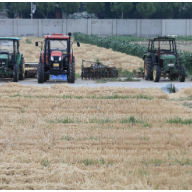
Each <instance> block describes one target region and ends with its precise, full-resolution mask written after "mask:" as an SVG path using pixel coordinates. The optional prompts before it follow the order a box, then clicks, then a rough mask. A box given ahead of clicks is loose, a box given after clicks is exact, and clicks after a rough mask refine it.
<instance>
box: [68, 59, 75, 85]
mask: <svg viewBox="0 0 192 192" xmlns="http://www.w3.org/2000/svg"><path fill="white" fill-rule="evenodd" d="M68 83H75V58H74V59H73V62H72V63H70V64H69V71H68Z"/></svg>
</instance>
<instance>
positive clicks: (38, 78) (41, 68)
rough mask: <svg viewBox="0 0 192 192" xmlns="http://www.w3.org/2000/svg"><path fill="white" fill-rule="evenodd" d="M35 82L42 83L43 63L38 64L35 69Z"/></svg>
mask: <svg viewBox="0 0 192 192" xmlns="http://www.w3.org/2000/svg"><path fill="white" fill-rule="evenodd" d="M37 81H38V83H44V81H45V79H44V65H43V63H39V64H38V67H37Z"/></svg>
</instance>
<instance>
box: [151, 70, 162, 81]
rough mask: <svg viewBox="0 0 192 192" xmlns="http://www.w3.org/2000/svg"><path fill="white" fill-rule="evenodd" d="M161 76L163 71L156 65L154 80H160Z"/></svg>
mask: <svg viewBox="0 0 192 192" xmlns="http://www.w3.org/2000/svg"><path fill="white" fill-rule="evenodd" d="M160 77H161V72H160V68H159V66H154V68H153V81H154V82H159V80H160Z"/></svg>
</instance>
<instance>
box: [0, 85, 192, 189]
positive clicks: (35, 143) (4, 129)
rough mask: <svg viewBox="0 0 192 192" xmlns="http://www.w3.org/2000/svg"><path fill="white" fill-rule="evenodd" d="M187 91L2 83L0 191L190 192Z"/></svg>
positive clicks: (191, 157) (191, 162)
mask: <svg viewBox="0 0 192 192" xmlns="http://www.w3.org/2000/svg"><path fill="white" fill-rule="evenodd" d="M191 98H192V89H191V88H188V89H184V90H182V91H181V92H178V93H175V94H170V95H166V94H165V93H163V92H161V91H160V90H159V89H154V88H153V89H150V88H149V89H132V88H115V89H114V88H109V87H106V88H83V87H81V88H74V87H70V86H68V85H53V86H51V87H41V88H40V87H38V86H22V85H19V84H16V83H8V84H7V85H2V86H0V101H1V102H0V108H1V112H0V189H192V154H191V149H192V141H191V135H192V129H191V128H192V126H191V123H192V120H191V118H192V114H191V108H190V107H191V105H192V103H191Z"/></svg>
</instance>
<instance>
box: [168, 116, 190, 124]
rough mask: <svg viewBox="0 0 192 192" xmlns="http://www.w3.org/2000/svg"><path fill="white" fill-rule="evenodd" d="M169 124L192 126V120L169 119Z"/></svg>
mask: <svg viewBox="0 0 192 192" xmlns="http://www.w3.org/2000/svg"><path fill="white" fill-rule="evenodd" d="M167 123H171V124H185V125H191V124H192V119H183V120H182V119H181V118H180V117H177V118H174V119H167Z"/></svg>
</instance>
